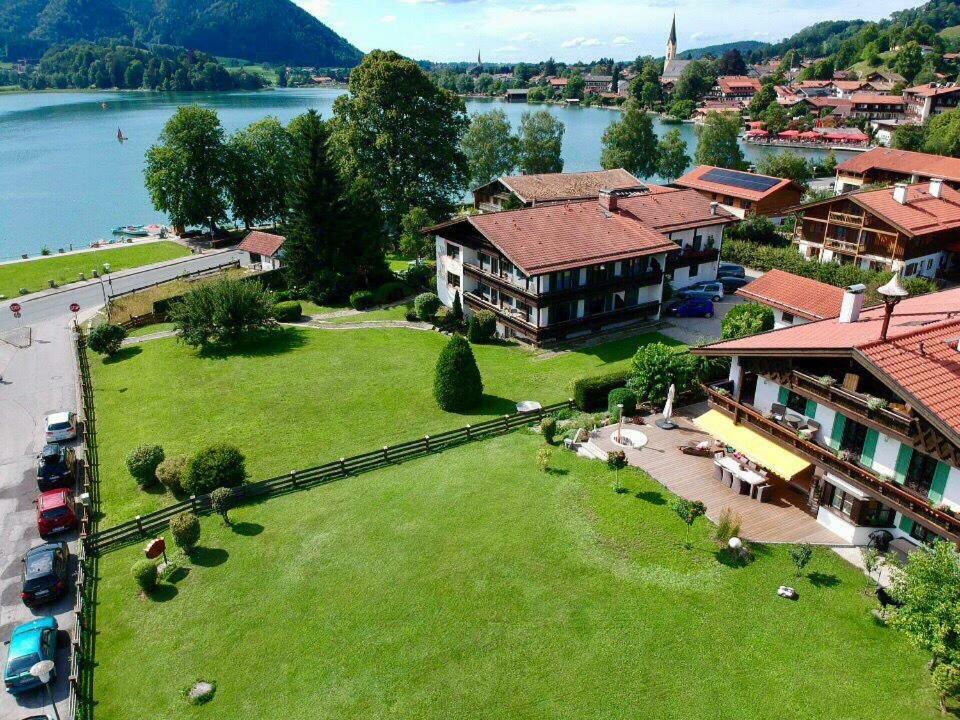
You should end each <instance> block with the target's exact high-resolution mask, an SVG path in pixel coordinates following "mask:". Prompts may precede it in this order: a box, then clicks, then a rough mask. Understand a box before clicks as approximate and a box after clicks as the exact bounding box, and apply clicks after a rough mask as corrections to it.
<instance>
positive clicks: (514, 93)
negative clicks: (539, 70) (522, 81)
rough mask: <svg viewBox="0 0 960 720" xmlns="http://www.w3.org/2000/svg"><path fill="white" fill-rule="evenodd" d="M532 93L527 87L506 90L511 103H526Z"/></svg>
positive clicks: (508, 100)
mask: <svg viewBox="0 0 960 720" xmlns="http://www.w3.org/2000/svg"><path fill="white" fill-rule="evenodd" d="M529 95H530V91H529V90H527V89H526V88H511V89H510V90H507V92H506V95H505V97H506V99H507V102H509V103H525V102H527V98H528V97H529Z"/></svg>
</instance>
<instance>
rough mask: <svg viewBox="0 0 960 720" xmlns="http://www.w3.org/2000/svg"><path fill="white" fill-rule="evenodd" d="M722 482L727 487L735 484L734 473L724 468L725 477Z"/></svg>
mask: <svg viewBox="0 0 960 720" xmlns="http://www.w3.org/2000/svg"><path fill="white" fill-rule="evenodd" d="M721 482H722V483H723V484H724V485H726V486H727V487H731V486H732V485H733V473H732V472H730V471H729V470H727V469H726V468H723V479H722V480H721Z"/></svg>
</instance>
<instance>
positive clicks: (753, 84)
mask: <svg viewBox="0 0 960 720" xmlns="http://www.w3.org/2000/svg"><path fill="white" fill-rule="evenodd" d="M717 85H719V86H720V90H721V91H722V92H723V93H724V94H728V93H731V92H734V90H745V89H748V88H749V89H751V90H753V91H754V92H760V81H759V80H758V79H757V78H754V77H748V76H747V75H721V76H720V77H718V78H717Z"/></svg>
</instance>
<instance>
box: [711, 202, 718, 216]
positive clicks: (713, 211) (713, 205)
mask: <svg viewBox="0 0 960 720" xmlns="http://www.w3.org/2000/svg"><path fill="white" fill-rule="evenodd" d="M719 207H720V203H718V202H712V203H710V214H711V215H716V214H717V208H719Z"/></svg>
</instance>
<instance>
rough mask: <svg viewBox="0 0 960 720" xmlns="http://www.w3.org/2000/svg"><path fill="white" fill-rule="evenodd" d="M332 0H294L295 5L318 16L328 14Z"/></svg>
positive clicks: (321, 16) (322, 16) (323, 16)
mask: <svg viewBox="0 0 960 720" xmlns="http://www.w3.org/2000/svg"><path fill="white" fill-rule="evenodd" d="M332 1H333V0H296V3H297V5H299V6H300V7H302V8H303V9H304V10H306V11H307V12H308V13H310V14H311V15H313V16H314V17H318V18H325V17H326V16H327V15H329V14H330V5H331V3H332Z"/></svg>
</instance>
